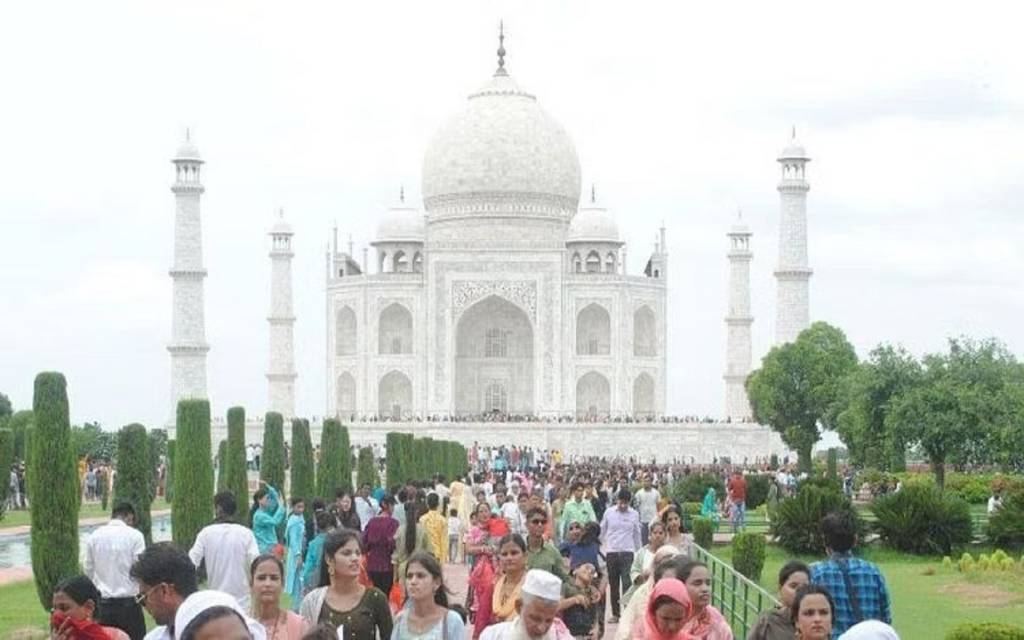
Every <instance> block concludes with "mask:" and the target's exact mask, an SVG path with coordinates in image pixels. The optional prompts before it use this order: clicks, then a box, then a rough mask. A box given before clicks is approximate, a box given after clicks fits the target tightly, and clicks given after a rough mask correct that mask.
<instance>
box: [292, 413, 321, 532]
mask: <svg viewBox="0 0 1024 640" xmlns="http://www.w3.org/2000/svg"><path fill="white" fill-rule="evenodd" d="M313 474H314V469H313V439H312V438H310V436H309V421H308V420H302V419H300V418H295V419H294V420H292V466H291V483H290V484H291V486H290V487H289V492H290V493H291V495H292V497H293V498H302V499H303V500H305V501H306V506H307V510H306V513H307V514H310V515H311V514H312V512H313V510H312V509H311V508H309V507H310V506H311V505H310V502H311V501H312V500H313V497H314V491H315V490H316V483H315V482H314V475H313ZM307 517H310V516H309V515H307Z"/></svg>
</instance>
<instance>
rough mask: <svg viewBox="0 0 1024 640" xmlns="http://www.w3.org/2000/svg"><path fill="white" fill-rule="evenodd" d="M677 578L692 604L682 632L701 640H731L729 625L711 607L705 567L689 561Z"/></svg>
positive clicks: (701, 563)
mask: <svg viewBox="0 0 1024 640" xmlns="http://www.w3.org/2000/svg"><path fill="white" fill-rule="evenodd" d="M677 577H678V579H679V580H682V581H683V584H685V585H686V590H687V592H688V593H689V595H690V601H691V602H692V603H693V616H692V617H690V618H689V619H688V620H687V621H686V624H684V625H683V630H684V631H686V632H687V633H689V634H691V635H693V636H696V637H698V638H701V640H732V637H733V636H732V629H731V628H730V627H729V623H728V622H726V620H725V618H724V617H723V616H722V614H721V613H720V612H719V611H718V609H716V608H715V607H713V606H711V574H710V573H709V572H708V567H707V565H706V564H704V563H703V562H696V561H694V560H690V561H689V562H687V563H686V564H684V565H683V567H682V569H681V571H680V574H679V576H677Z"/></svg>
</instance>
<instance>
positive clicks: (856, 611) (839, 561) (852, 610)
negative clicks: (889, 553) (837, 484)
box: [811, 512, 892, 638]
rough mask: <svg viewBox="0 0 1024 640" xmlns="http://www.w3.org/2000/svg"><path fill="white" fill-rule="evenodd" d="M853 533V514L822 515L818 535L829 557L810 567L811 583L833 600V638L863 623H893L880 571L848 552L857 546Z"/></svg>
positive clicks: (854, 526)
mask: <svg viewBox="0 0 1024 640" xmlns="http://www.w3.org/2000/svg"><path fill="white" fill-rule="evenodd" d="M856 531H857V528H856V522H855V521H854V516H853V514H852V513H849V512H833V513H830V514H828V515H827V516H825V517H824V518H823V519H822V521H821V532H822V535H823V536H824V538H825V551H826V552H827V553H828V554H829V558H828V560H822V561H821V562H816V563H814V565H812V566H811V582H813V583H814V584H820V585H822V586H824V587H826V588H827V589H828V590H829V591H830V592H831V593H832V597H833V598H834V600H835V616H834V618H833V621H832V637H833V638H838V637H839V635H840V634H842V633H844V632H845V631H846V630H847V629H849V628H850V627H852V626H853V625H855V624H857V623H858V622H860V621H862V620H881V621H882V622H885V623H886V624H891V623H892V608H891V607H890V604H889V589H888V587H886V584H885V578H884V577H882V572H881V571H879V570H878V567H877V566H875V565H874V564H872V563H870V562H868V561H866V560H861V559H860V558H855V557H853V554H852V553H851V552H850V550H851V549H852V548H853V547H854V545H856V544H857V533H856Z"/></svg>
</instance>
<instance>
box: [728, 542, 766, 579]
mask: <svg viewBox="0 0 1024 640" xmlns="http://www.w3.org/2000/svg"><path fill="white" fill-rule="evenodd" d="M764 555H765V543H764V534H761V533H746V532H745V533H737V534H736V535H735V536H733V538H732V566H733V568H734V569H736V571H739V572H740V573H741V574H743V575H744V576H746V577H747V578H748V579H750V580H752V581H753V582H754V583H755V584H757V583H760V582H761V571H762V570H763V569H764Z"/></svg>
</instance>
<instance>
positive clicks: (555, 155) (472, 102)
mask: <svg viewBox="0 0 1024 640" xmlns="http://www.w3.org/2000/svg"><path fill="white" fill-rule="evenodd" d="M509 197H512V198H514V199H516V200H518V201H522V202H524V203H531V204H532V203H549V204H548V205H547V206H551V207H554V208H556V209H558V210H561V211H567V212H571V211H573V210H575V209H576V207H577V206H578V204H579V198H580V162H579V158H578V157H577V155H576V147H575V145H573V143H572V140H571V139H570V138H569V134H568V133H566V131H565V129H564V128H563V127H562V125H561V124H559V123H558V121H556V120H555V119H554V118H552V117H551V116H550V115H548V113H547V112H546V111H544V109H542V108H541V107H540V105H539V104H537V99H536V98H535V97H534V96H533V95H531V94H529V93H526V92H525V91H523V90H522V89H520V88H519V86H518V85H517V84H516V82H515V81H514V80H513V79H512V78H510V77H509V76H508V75H506V74H504V73H498V74H495V75H494V77H493V78H491V81H490V82H488V83H487V84H486V85H484V86H483V87H482V88H481V89H480V90H479V91H477V92H476V93H473V94H472V95H470V96H469V103H468V105H467V106H466V108H465V110H463V111H462V112H461V113H459V114H457V115H456V116H454V117H453V118H451V119H450V120H448V121H447V122H446V123H445V124H443V125H442V126H441V127H440V129H438V131H437V133H435V134H434V137H433V139H432V140H431V142H430V144H429V146H428V147H427V152H426V154H425V156H424V160H423V203H424V206H425V207H426V209H427V211H428V212H429V211H431V210H432V209H434V208H435V207H436V206H440V205H441V204H442V203H447V202H451V201H453V200H455V201H461V202H467V203H473V204H479V205H484V206H486V205H487V204H490V203H493V202H501V201H503V200H504V199H506V198H509Z"/></svg>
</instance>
